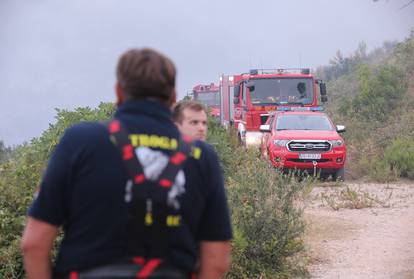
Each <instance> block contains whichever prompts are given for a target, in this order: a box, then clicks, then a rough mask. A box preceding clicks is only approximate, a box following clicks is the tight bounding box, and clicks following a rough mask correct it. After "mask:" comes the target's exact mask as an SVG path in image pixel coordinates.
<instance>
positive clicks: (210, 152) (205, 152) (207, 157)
mask: <svg viewBox="0 0 414 279" xmlns="http://www.w3.org/2000/svg"><path fill="white" fill-rule="evenodd" d="M191 155H192V157H193V158H194V159H196V160H200V161H201V162H203V163H207V164H210V163H216V162H217V160H218V158H217V153H216V151H215V150H214V148H213V147H212V146H211V145H210V144H208V143H206V142H204V141H200V140H195V141H193V142H192V152H191Z"/></svg>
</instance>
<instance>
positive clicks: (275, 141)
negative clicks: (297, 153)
mask: <svg viewBox="0 0 414 279" xmlns="http://www.w3.org/2000/svg"><path fill="white" fill-rule="evenodd" d="M288 142H289V140H274V141H273V143H274V145H277V146H286V144H287V143H288Z"/></svg>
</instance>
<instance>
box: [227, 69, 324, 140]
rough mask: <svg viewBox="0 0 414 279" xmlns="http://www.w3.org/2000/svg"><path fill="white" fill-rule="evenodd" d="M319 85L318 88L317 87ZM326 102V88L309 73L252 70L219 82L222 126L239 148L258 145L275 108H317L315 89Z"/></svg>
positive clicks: (303, 71) (300, 70)
mask: <svg viewBox="0 0 414 279" xmlns="http://www.w3.org/2000/svg"><path fill="white" fill-rule="evenodd" d="M317 85H319V86H317ZM318 87H319V93H320V97H321V102H322V103H325V102H327V96H326V85H325V83H323V82H322V81H321V80H318V79H315V78H314V77H313V75H312V74H311V72H310V69H260V70H258V69H254V70H250V72H249V73H244V74H240V75H222V76H221V78H220V92H221V122H222V124H227V123H228V124H230V125H233V126H234V127H235V129H237V134H238V137H239V140H240V142H241V143H242V144H244V145H246V146H248V145H259V144H260V140H261V136H262V133H261V132H260V131H259V128H260V125H263V124H264V123H265V122H266V120H267V118H268V117H269V114H270V112H272V111H275V110H276V109H277V108H278V107H283V106H288V107H291V106H297V107H316V106H318V100H317V89H318Z"/></svg>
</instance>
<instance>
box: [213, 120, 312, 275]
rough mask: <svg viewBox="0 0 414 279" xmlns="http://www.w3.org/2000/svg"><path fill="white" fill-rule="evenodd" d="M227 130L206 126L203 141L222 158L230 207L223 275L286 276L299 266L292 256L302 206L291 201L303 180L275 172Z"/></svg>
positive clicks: (298, 272) (299, 243) (298, 240)
mask: <svg viewBox="0 0 414 279" xmlns="http://www.w3.org/2000/svg"><path fill="white" fill-rule="evenodd" d="M232 132H233V131H232V130H230V131H226V130H224V129H223V128H221V127H219V126H210V127H209V139H208V140H209V142H211V143H213V144H214V146H215V147H216V149H217V151H218V153H219V155H220V158H221V160H222V163H223V169H224V173H225V178H226V185H227V193H228V199H229V204H230V209H231V215H232V222H233V229H234V241H233V256H232V257H233V264H232V268H231V271H230V273H229V274H228V276H227V277H228V278H259V277H260V278H292V277H294V276H296V277H299V276H304V275H305V274H306V271H305V268H304V267H303V266H301V265H300V264H299V263H298V262H294V264H293V263H292V259H293V256H295V255H297V254H298V252H300V251H302V250H303V244H302V240H301V236H302V234H303V232H304V222H303V219H302V211H301V209H300V208H298V207H296V206H295V205H294V201H295V199H296V198H297V197H298V195H299V194H300V193H301V191H302V190H303V187H304V185H305V183H302V184H301V183H298V182H295V181H294V180H293V179H290V178H289V177H286V176H283V175H281V174H280V173H279V172H277V171H276V170H275V169H274V168H272V167H270V166H269V164H268V162H265V161H263V160H261V159H260V158H259V156H258V152H257V150H250V149H249V150H245V149H244V148H241V147H239V146H238V145H237V138H236V137H235V135H232Z"/></svg>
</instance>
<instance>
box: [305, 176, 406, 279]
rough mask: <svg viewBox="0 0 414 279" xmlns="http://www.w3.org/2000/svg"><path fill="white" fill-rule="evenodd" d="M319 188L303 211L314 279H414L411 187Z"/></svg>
mask: <svg viewBox="0 0 414 279" xmlns="http://www.w3.org/2000/svg"><path fill="white" fill-rule="evenodd" d="M320 185H321V187H316V188H314V189H313V190H312V192H311V194H310V198H309V199H308V201H307V205H306V209H305V217H306V220H307V222H308V232H307V234H306V235H307V237H306V239H305V243H306V245H307V248H308V253H309V255H310V258H311V266H310V272H311V275H312V278H329V279H331V278H341V279H342V278H350V279H351V278H352V279H354V278H364V279H365V278H396V279H405V278H414V183H412V182H411V183H408V182H399V183H395V184H373V183H346V184H329V183H323V184H320ZM347 189H348V190H347ZM341 192H342V194H341ZM355 194H356V195H355ZM341 197H342V198H341ZM351 200H352V202H351ZM355 207H362V208H360V209H353V208H355Z"/></svg>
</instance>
